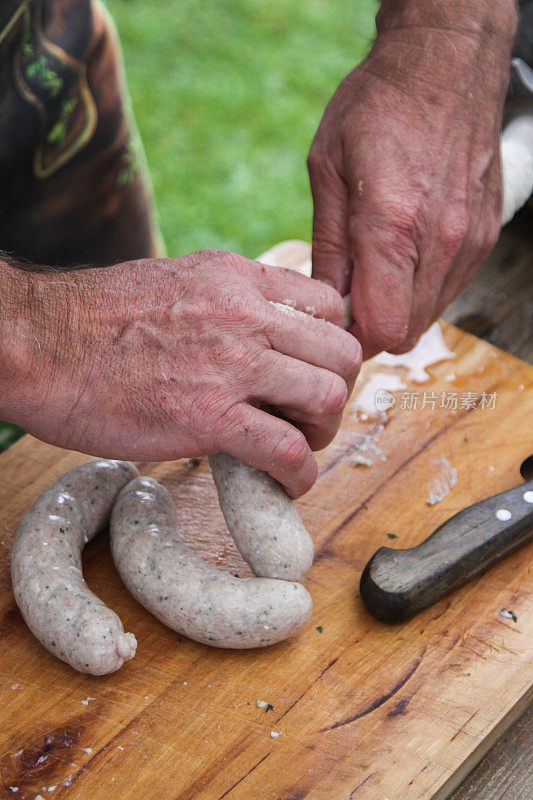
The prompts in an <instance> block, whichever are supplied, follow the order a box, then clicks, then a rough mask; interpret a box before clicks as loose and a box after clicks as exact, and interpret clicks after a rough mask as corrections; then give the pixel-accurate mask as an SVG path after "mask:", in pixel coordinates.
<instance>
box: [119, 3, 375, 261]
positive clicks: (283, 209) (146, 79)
mask: <svg viewBox="0 0 533 800" xmlns="http://www.w3.org/2000/svg"><path fill="white" fill-rule="evenodd" d="M108 6H109V8H110V10H111V12H112V14H113V16H114V18H115V21H116V23H117V26H118V28H119V32H120V35H121V38H122V43H123V48H124V56H125V60H126V68H127V74H128V80H129V85H130V91H131V95H132V100H133V106H134V110H135V114H136V117H137V123H138V126H139V129H140V131H141V136H142V139H143V141H144V145H145V149H146V154H147V158H148V164H149V166H150V171H151V173H152V176H153V181H154V187H155V194H156V199H157V205H158V209H159V217H160V221H161V227H162V230H163V235H164V238H165V241H166V243H167V247H168V252H169V255H172V256H175V255H180V254H182V253H187V252H191V251H193V250H197V249H199V248H202V247H221V248H224V249H227V250H234V251H237V252H240V253H243V254H244V255H247V256H250V257H253V256H255V255H258V254H259V252H261V251H262V250H265V249H267V248H268V247H270V246H272V245H273V244H274V243H275V242H276V241H279V240H281V239H286V238H293V237H297V238H304V239H309V238H310V235H311V215H312V205H311V200H310V194H309V189H308V181H307V172H306V166H305V162H306V157H307V151H308V149H309V145H310V143H311V141H312V138H313V135H314V132H315V130H316V127H317V125H318V123H319V121H320V118H321V115H322V113H323V110H324V108H325V105H326V103H327V102H328V100H329V98H330V97H331V95H332V93H333V92H334V90H335V88H336V86H337V85H338V83H339V82H340V80H341V79H342V78H343V77H344V76H345V75H346V73H347V72H349V70H350V69H352V68H353V67H354V66H355V65H356V64H357V63H358V62H359V61H360V60H361V58H362V57H363V56H364V54H365V53H366V51H367V50H368V48H369V46H370V43H371V41H372V38H373V34H374V14H375V9H376V6H375V3H374V2H370V0H336V2H332V0H209V2H208V1H207V0H170V1H169V0H167V1H166V2H164V0H109V2H108Z"/></svg>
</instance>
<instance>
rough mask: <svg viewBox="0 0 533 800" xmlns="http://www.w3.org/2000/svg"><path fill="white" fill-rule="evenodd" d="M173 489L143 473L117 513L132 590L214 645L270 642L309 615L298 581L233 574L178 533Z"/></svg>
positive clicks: (114, 533) (124, 572)
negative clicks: (207, 558) (211, 562)
mask: <svg viewBox="0 0 533 800" xmlns="http://www.w3.org/2000/svg"><path fill="white" fill-rule="evenodd" d="M177 527H178V519H177V514H176V509H175V508H174V504H173V502H172V498H171V497H170V495H169V493H168V492H167V490H166V489H165V488H164V487H163V486H161V485H160V484H158V483H157V482H156V481H154V480H153V479H151V478H138V479H137V480H135V481H132V483H130V484H128V486H126V487H125V488H124V489H123V490H122V492H121V493H120V495H119V497H118V499H117V501H116V503H115V506H114V508H113V512H112V516H111V552H112V554H113V559H114V561H115V564H116V567H117V569H118V571H119V573H120V576H121V577H122V580H123V581H124V583H125V584H126V586H127V588H128V589H129V591H130V592H131V593H132V594H133V596H134V597H135V598H136V599H137V600H138V601H139V603H141V605H143V606H144V607H145V608H146V609H148V611H150V612H151V613H152V614H153V615H154V616H155V617H157V618H158V619H159V620H161V622H163V623H164V624H165V625H167V626H168V627H169V628H172V629H173V630H175V631H178V632H179V633H182V634H184V635H185V636H188V637H189V638H191V639H195V640H196V641H198V642H203V643H204V644H208V645H212V646H214V647H227V648H239V649H246V648H251V647H265V646H267V645H270V644H274V643H275V642H279V641H281V640H283V639H287V638H288V637H289V636H292V635H293V634H294V633H296V631H298V630H299V629H300V628H301V627H302V626H303V625H305V623H306V622H307V620H308V619H309V616H310V614H311V609H312V601H311V597H310V595H309V593H308V592H307V590H306V589H305V588H304V587H303V586H302V585H301V584H299V583H293V582H289V581H279V580H271V579H266V578H234V577H233V576H232V575H229V574H228V573H226V572H222V571H220V570H217V569H215V568H214V567H211V566H210V565H208V564H207V563H206V562H205V561H203V559H202V558H200V557H199V556H198V555H196V554H195V553H193V551H192V550H190V549H189V548H188V547H187V546H186V545H185V544H184V543H183V541H182V539H181V538H180V537H179V535H178V533H177Z"/></svg>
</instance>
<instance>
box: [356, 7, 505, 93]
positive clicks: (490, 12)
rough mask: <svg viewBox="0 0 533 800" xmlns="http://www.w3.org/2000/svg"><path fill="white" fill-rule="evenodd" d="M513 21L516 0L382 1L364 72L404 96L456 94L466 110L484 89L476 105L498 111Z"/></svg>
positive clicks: (503, 87)
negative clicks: (402, 93) (421, 92)
mask: <svg viewBox="0 0 533 800" xmlns="http://www.w3.org/2000/svg"><path fill="white" fill-rule="evenodd" d="M517 20H518V14H517V7H516V3H515V0H493V2H492V1H490V0H382V3H381V6H380V9H379V12H378V14H377V17H376V27H377V37H376V40H375V42H374V46H373V49H372V53H371V56H372V59H371V61H369V60H368V59H367V61H366V66H367V67H368V68H370V69H371V70H372V72H374V73H377V74H379V75H381V76H382V78H383V79H385V80H387V81H390V82H392V83H395V84H397V85H398V86H401V87H402V88H403V90H404V91H406V92H412V93H419V92H420V87H421V86H426V87H427V88H428V89H429V90H430V96H433V95H431V90H434V92H435V97H437V96H440V94H441V93H443V92H444V93H454V92H455V93H459V94H461V95H462V96H463V97H464V98H465V100H466V101H467V103H466V105H468V98H469V97H470V95H471V94H472V93H474V94H475V93H476V91H477V89H479V87H480V86H483V90H484V93H483V98H479V100H478V102H481V101H482V100H483V101H484V102H486V104H487V106H488V107H492V108H496V109H498V108H499V106H500V105H501V106H503V101H504V97H505V92H506V91H507V87H508V83H509V63H510V57H511V51H512V47H513V42H514V39H515V35H516V29H517ZM364 63H365V62H364ZM413 79H414V82H413ZM476 87H477V89H476ZM424 94H427V92H426V91H425V90H424ZM466 105H465V107H466Z"/></svg>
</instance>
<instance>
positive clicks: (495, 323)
mask: <svg viewBox="0 0 533 800" xmlns="http://www.w3.org/2000/svg"><path fill="white" fill-rule="evenodd" d="M532 277H533V211H531V210H530V209H528V208H525V209H523V210H522V212H521V213H520V214H517V216H516V217H515V218H514V220H513V221H512V222H511V223H510V224H509V225H507V227H506V228H504V230H503V231H502V234H501V236H500V240H499V242H498V244H497V245H496V247H495V249H494V250H493V252H492V253H491V255H490V256H489V258H487V259H486V261H485V262H484V264H483V265H482V267H481V269H480V270H479V272H478V273H477V275H476V276H475V278H474V280H473V281H472V282H471V283H470V284H469V285H468V286H467V288H466V289H465V290H464V291H463V292H462V293H461V294H460V295H459V297H458V298H457V299H456V300H455V301H454V302H453V303H452V304H451V306H449V307H448V309H447V310H446V312H445V314H444V315H443V317H444V319H446V320H448V322H453V324H454V325H457V326H458V327H459V328H463V329H464V330H467V331H469V333H473V334H475V335H476V336H480V337H481V338H482V339H485V340H486V341H489V342H491V343H492V344H495V345H496V346H497V347H501V349H502V350H506V351H507V352H509V353H513V354H514V355H515V356H518V357H519V358H522V359H524V361H529V363H533V280H532ZM532 753H533V706H531V707H530V708H529V709H528V710H527V711H526V712H525V713H524V714H523V715H522V717H521V718H520V719H519V720H518V721H517V722H515V723H514V725H512V726H511V727H510V729H509V730H508V731H507V733H506V734H505V736H503V737H502V739H500V741H499V742H497V744H496V745H494V747H493V748H492V750H490V751H489V752H488V753H487V755H486V756H485V757H484V759H483V760H482V761H481V762H480V764H479V765H478V766H477V767H476V768H475V769H474V770H473V772H472V773H471V774H470V775H469V776H468V778H467V779H466V780H465V781H464V783H463V784H462V785H461V786H460V787H459V788H458V789H457V790H456V791H455V792H454V793H453V795H452V796H451V798H450V800H500V798H503V797H505V800H531V798H532V797H533V755H532Z"/></svg>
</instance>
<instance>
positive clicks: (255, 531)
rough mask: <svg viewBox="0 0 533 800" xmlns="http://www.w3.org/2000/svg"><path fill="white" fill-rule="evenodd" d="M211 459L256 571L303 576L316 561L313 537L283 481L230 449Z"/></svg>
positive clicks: (233, 526)
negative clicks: (314, 560) (275, 478)
mask: <svg viewBox="0 0 533 800" xmlns="http://www.w3.org/2000/svg"><path fill="white" fill-rule="evenodd" d="M209 463H210V465H211V472H212V474H213V479H214V481H215V484H216V487H217V490H218V499H219V502H220V507H221V509H222V513H223V514H224V518H225V520H226V524H227V526H228V529H229V532H230V533H231V535H232V537H233V539H234V541H235V544H236V545H237V548H238V549H239V552H240V553H241V555H242V557H243V558H244V560H245V561H247V562H248V564H249V565H250V566H251V568H252V570H253V571H254V572H255V574H256V575H260V576H261V577H264V578H281V579H283V580H292V581H298V580H301V579H302V578H303V576H304V575H305V573H306V572H307V570H308V569H309V568H310V566H311V564H312V563H313V556H314V547H313V540H312V539H311V537H310V536H309V534H308V532H307V530H306V529H305V527H304V525H303V522H302V520H301V519H300V515H299V514H298V510H297V508H296V506H295V504H294V503H293V502H292V500H291V499H290V497H289V496H288V495H287V493H286V492H285V490H284V488H283V486H281V485H280V484H279V483H278V482H277V481H276V480H274V478H272V477H271V476H270V475H269V474H268V472H262V471H261V470H259V469H256V468H255V467H251V466H250V465H249V464H245V463H244V462H243V461H240V460H239V459H237V458H233V456H230V455H227V454H226V453H215V454H214V455H210V456H209Z"/></svg>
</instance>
